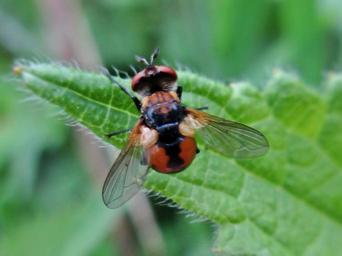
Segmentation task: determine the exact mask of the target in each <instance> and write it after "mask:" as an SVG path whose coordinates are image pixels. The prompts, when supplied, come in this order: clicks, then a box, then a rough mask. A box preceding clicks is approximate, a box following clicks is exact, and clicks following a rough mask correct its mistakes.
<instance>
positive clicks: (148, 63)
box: [135, 47, 159, 67]
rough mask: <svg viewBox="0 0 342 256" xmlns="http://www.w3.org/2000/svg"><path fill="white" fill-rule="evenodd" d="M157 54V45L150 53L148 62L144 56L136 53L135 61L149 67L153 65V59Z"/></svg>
mask: <svg viewBox="0 0 342 256" xmlns="http://www.w3.org/2000/svg"><path fill="white" fill-rule="evenodd" d="M158 55H159V48H158V47H157V48H155V49H154V51H153V52H152V54H151V57H150V62H148V61H147V60H146V59H145V58H144V57H141V56H139V55H136V56H135V59H136V61H137V62H140V63H143V64H145V65H146V66H147V67H151V66H153V63H154V62H155V60H156V59H157V58H158Z"/></svg>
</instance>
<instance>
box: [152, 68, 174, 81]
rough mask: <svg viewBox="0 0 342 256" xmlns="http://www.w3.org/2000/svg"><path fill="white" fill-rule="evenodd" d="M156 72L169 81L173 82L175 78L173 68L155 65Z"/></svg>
mask: <svg viewBox="0 0 342 256" xmlns="http://www.w3.org/2000/svg"><path fill="white" fill-rule="evenodd" d="M157 73H158V74H160V76H161V78H164V79H167V80H168V81H170V82H175V81H176V80H177V73H176V71H175V70H174V69H173V68H170V67H167V66H157Z"/></svg>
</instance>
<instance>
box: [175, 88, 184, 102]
mask: <svg viewBox="0 0 342 256" xmlns="http://www.w3.org/2000/svg"><path fill="white" fill-rule="evenodd" d="M182 92H183V87H182V86H178V87H177V91H176V93H177V95H178V98H179V99H180V100H181V99H182Z"/></svg>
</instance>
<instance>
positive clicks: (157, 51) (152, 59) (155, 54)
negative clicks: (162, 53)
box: [150, 47, 159, 65]
mask: <svg viewBox="0 0 342 256" xmlns="http://www.w3.org/2000/svg"><path fill="white" fill-rule="evenodd" d="M158 55H159V47H157V48H155V49H154V51H153V52H152V54H151V58H150V65H153V63H154V61H155V60H156V59H157V58H158Z"/></svg>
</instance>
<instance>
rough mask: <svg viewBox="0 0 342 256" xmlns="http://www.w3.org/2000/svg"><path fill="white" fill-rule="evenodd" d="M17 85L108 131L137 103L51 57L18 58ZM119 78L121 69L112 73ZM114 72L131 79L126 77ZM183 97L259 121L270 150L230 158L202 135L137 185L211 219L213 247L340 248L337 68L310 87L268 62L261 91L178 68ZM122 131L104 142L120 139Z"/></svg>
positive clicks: (128, 121) (253, 250) (125, 122)
mask: <svg viewBox="0 0 342 256" xmlns="http://www.w3.org/2000/svg"><path fill="white" fill-rule="evenodd" d="M16 70H17V71H18V72H17V73H19V74H20V76H21V78H22V80H23V82H24V85H25V86H26V87H27V88H28V89H29V90H31V91H32V92H33V93H35V94H36V95H38V96H40V97H42V98H43V99H45V100H47V101H49V102H51V103H54V104H56V105H58V106H60V107H61V108H62V109H63V110H64V111H65V112H66V113H68V114H69V115H70V116H72V117H73V118H74V119H75V120H77V121H78V122H80V123H81V124H83V125H84V126H86V127H88V128H89V129H90V130H92V131H93V132H94V133H95V134H96V135H98V136H99V137H101V138H103V139H104V140H107V139H106V138H105V136H104V135H105V134H106V133H108V132H110V131H113V130H120V129H124V128H127V127H130V126H132V125H133V124H134V122H135V121H136V120H137V117H138V115H139V113H138V112H137V111H136V110H135V109H134V105H133V103H132V102H131V101H130V99H129V98H128V97H127V96H126V95H124V94H123V93H122V92H121V91H120V90H119V89H118V88H116V87H115V86H113V85H112V84H110V83H109V81H108V80H107V79H106V78H105V77H104V76H102V75H100V74H94V73H87V72H83V71H80V70H77V69H74V68H70V67H63V66H60V65H56V64H19V65H17V67H16ZM117 79H119V78H117ZM120 82H122V83H123V84H125V85H126V86H128V85H129V81H128V80H123V79H120ZM179 84H181V85H182V86H183V90H184V103H185V104H186V105H188V106H191V107H201V106H208V107H209V111H208V112H210V113H211V114H215V115H218V116H220V117H225V118H229V119H233V120H238V121H243V122H244V123H246V124H249V125H251V126H253V127H256V128H257V129H259V130H260V131H262V132H263V133H264V134H265V135H266V137H267V138H268V139H269V142H270V146H271V148H270V151H269V153H268V154H267V155H265V156H264V157H261V158H256V159H250V160H239V161H237V160H234V159H228V158H225V157H224V156H222V155H219V154H217V153H215V151H214V150H212V149H210V148H208V149H207V148H203V147H202V145H200V149H201V153H200V154H199V155H198V156H197V157H196V159H195V161H194V162H193V164H192V165H191V166H190V167H189V168H188V169H187V170H185V171H184V172H181V173H179V174H176V175H165V174H160V173H157V172H154V171H151V172H150V173H149V175H148V178H147V181H146V182H145V187H146V188H148V189H151V190H153V191H155V192H158V193H160V194H162V195H164V196H165V197H167V198H169V199H171V200H172V201H174V202H175V203H177V204H178V205H179V206H180V207H181V208H184V209H186V210H188V211H190V212H193V213H196V214H197V215H198V216H200V217H205V218H207V219H209V220H210V221H212V222H214V223H216V224H217V225H218V237H217V240H216V242H215V246H214V251H215V252H217V253H222V254H225V255H339V254H340V251H341V250H342V228H341V223H342V200H341V198H342V186H341V182H342V175H341V173H342V168H341V165H342V160H341V159H342V157H341V156H342V153H341V152H342V148H341V145H342V143H341V135H340V134H341V132H340V131H341V128H342V118H341V112H342V109H341V104H340V99H341V97H342V95H340V94H341V92H342V87H341V86H342V78H340V77H338V78H336V77H335V78H334V79H330V80H329V82H328V84H329V85H330V86H328V87H329V90H328V91H326V92H321V93H318V92H316V91H313V90H310V89H308V87H306V86H305V85H304V84H303V82H302V81H301V80H299V79H298V78H294V77H293V76H291V75H289V74H286V73H282V72H276V73H275V74H274V76H273V77H272V78H271V80H270V82H269V83H268V86H267V87H266V88H265V90H264V91H259V90H257V89H256V88H255V87H253V86H252V85H251V84H249V83H235V84H232V85H231V86H227V85H225V84H223V83H220V82H215V81H212V80H210V79H207V78H204V77H201V76H198V75H196V74H193V73H190V72H179ZM124 138H125V136H120V137H113V138H112V139H111V140H110V141H109V142H110V143H112V144H113V145H115V146H121V145H122V143H123V140H124Z"/></svg>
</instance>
